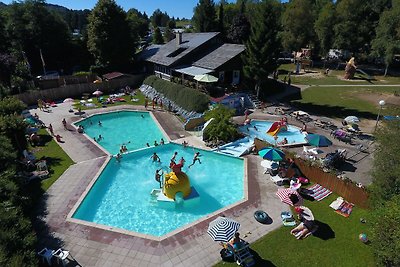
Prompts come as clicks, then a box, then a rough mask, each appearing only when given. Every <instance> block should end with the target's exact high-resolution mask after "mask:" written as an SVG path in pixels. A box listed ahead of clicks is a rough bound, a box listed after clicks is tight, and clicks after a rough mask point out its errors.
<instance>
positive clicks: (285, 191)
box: [276, 188, 303, 206]
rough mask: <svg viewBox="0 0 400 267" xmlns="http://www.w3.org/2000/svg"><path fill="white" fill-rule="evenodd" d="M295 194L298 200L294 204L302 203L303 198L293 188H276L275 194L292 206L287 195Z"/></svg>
mask: <svg viewBox="0 0 400 267" xmlns="http://www.w3.org/2000/svg"><path fill="white" fill-rule="evenodd" d="M292 194H295V195H296V196H297V198H298V199H299V201H298V202H297V203H295V204H296V206H298V205H303V198H302V197H301V196H300V195H299V193H298V192H297V191H295V190H292V189H290V188H286V189H278V192H276V195H277V196H278V197H279V199H280V200H281V201H282V202H283V203H286V204H288V205H290V206H294V203H293V202H292V201H291V200H290V198H289V196H290V195H292Z"/></svg>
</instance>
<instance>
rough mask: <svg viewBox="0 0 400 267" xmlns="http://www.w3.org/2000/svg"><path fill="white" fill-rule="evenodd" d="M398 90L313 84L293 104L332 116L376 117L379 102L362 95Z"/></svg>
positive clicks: (397, 88)
mask: <svg viewBox="0 0 400 267" xmlns="http://www.w3.org/2000/svg"><path fill="white" fill-rule="evenodd" d="M396 91H399V87H379V86H376V87H364V88H363V87H324V86H312V87H309V88H307V89H306V90H304V91H303V92H301V98H302V99H299V100H294V101H292V104H293V105H295V106H297V107H298V108H299V109H304V110H306V111H311V112H312V113H315V114H320V115H324V116H327V117H332V118H342V117H343V116H349V115H355V116H359V117H361V118H367V119H375V118H376V116H377V114H378V110H379V106H378V103H376V104H375V105H374V104H373V103H371V102H369V101H367V100H364V99H361V98H360V95H362V94H364V95H366V94H392V95H394V93H395V92H396ZM377 101H378V99H377ZM377 101H376V102H377Z"/></svg>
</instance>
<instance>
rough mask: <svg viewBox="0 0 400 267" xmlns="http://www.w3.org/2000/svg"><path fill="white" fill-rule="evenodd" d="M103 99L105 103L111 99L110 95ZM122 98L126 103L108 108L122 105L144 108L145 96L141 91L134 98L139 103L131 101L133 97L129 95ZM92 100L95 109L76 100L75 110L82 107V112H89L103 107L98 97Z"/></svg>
mask: <svg viewBox="0 0 400 267" xmlns="http://www.w3.org/2000/svg"><path fill="white" fill-rule="evenodd" d="M102 97H103V101H104V100H106V99H107V98H108V97H109V95H103V96H102ZM121 98H123V99H125V102H115V103H113V104H109V105H107V106H108V107H111V106H120V105H142V106H143V105H144V99H145V96H144V95H143V94H142V93H141V92H140V91H139V90H136V96H134V97H133V98H134V99H137V100H138V101H131V96H128V95H125V96H122V97H121ZM91 99H92V103H93V104H95V106H94V107H87V106H84V105H81V103H80V102H79V101H81V100H80V99H76V100H75V102H74V108H75V109H78V108H79V107H80V108H81V109H82V110H87V109H95V108H100V107H101V106H102V105H101V103H99V101H98V99H97V98H96V97H91Z"/></svg>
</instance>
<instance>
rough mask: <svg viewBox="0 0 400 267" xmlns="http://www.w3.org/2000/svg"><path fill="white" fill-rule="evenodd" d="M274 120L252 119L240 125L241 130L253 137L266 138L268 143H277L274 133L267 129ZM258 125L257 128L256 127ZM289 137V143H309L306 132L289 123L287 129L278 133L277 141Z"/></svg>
mask: <svg viewBox="0 0 400 267" xmlns="http://www.w3.org/2000/svg"><path fill="white" fill-rule="evenodd" d="M273 123H274V122H273V121H259V120H252V121H251V124H249V125H244V126H240V127H239V132H241V133H243V134H245V135H249V136H250V137H252V138H255V137H257V138H259V139H262V140H266V141H267V142H268V143H271V144H275V140H274V137H273V136H272V135H269V134H267V131H268V130H269V128H270V127H271V125H272V124H273ZM254 126H256V128H257V129H256V128H254ZM285 137H286V138H287V140H288V144H305V143H307V142H306V140H305V134H303V133H301V132H300V128H298V127H295V126H292V125H288V129H287V131H280V132H279V133H278V139H277V140H276V141H277V142H280V141H282V140H283V138H285Z"/></svg>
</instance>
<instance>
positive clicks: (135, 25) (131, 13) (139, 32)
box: [127, 8, 149, 39]
mask: <svg viewBox="0 0 400 267" xmlns="http://www.w3.org/2000/svg"><path fill="white" fill-rule="evenodd" d="M127 20H128V22H129V26H130V29H131V36H132V37H134V38H135V39H138V38H143V37H144V36H146V34H147V32H148V31H149V19H148V18H146V17H145V16H144V14H143V15H142V13H140V12H139V11H138V10H137V9H134V8H131V9H129V10H128V13H127Z"/></svg>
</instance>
